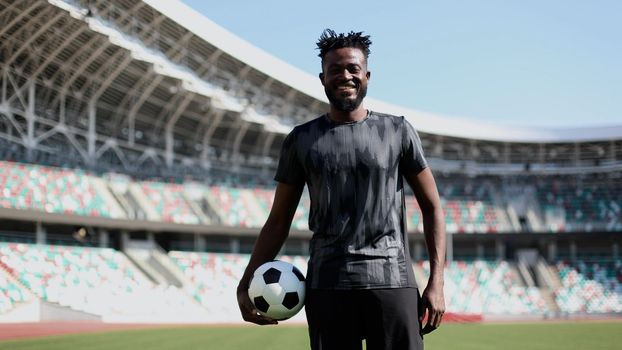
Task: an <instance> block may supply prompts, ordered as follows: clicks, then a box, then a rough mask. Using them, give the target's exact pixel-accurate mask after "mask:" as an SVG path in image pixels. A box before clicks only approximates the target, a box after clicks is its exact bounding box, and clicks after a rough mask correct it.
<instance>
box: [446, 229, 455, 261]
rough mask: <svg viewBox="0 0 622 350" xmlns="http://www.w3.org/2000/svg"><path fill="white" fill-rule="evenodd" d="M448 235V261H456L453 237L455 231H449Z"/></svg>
mask: <svg viewBox="0 0 622 350" xmlns="http://www.w3.org/2000/svg"><path fill="white" fill-rule="evenodd" d="M446 235H447V256H446V261H447V263H448V264H449V263H451V262H452V261H454V239H453V233H449V232H447V234H446Z"/></svg>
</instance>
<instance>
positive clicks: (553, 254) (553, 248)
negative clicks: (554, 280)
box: [547, 241, 557, 262]
mask: <svg viewBox="0 0 622 350" xmlns="http://www.w3.org/2000/svg"><path fill="white" fill-rule="evenodd" d="M547 259H548V261H550V262H553V261H556V260H557V242H555V241H551V242H549V243H548V245H547Z"/></svg>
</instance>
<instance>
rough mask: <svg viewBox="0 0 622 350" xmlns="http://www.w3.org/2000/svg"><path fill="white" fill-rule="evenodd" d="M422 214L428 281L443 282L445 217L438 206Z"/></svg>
mask: <svg viewBox="0 0 622 350" xmlns="http://www.w3.org/2000/svg"><path fill="white" fill-rule="evenodd" d="M429 211H430V212H429V213H427V214H426V215H424V216H423V232H424V235H425V241H426V245H427V248H428V256H429V259H430V281H437V282H441V283H442V282H443V270H444V267H445V250H446V238H445V219H444V217H443V210H442V209H441V208H440V207H436V208H431V209H429Z"/></svg>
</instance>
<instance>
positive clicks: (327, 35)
mask: <svg viewBox="0 0 622 350" xmlns="http://www.w3.org/2000/svg"><path fill="white" fill-rule="evenodd" d="M370 45H371V40H370V39H369V35H363V32H354V31H350V32H349V33H348V34H344V33H341V34H337V33H335V31H334V30H332V29H324V31H323V32H322V35H320V39H319V40H318V41H317V48H318V50H320V53H319V54H318V56H319V57H320V58H321V59H322V64H323V63H324V57H325V56H326V54H327V53H328V52H329V51H332V50H336V49H340V48H343V47H354V48H357V49H360V50H361V51H363V55H364V56H365V60H367V57H369V54H370V53H371V51H370V50H369V46H370Z"/></svg>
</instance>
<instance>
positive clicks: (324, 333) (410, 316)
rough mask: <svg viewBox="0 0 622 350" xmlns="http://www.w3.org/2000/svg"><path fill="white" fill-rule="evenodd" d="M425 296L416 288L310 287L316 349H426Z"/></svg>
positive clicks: (309, 305) (307, 307) (308, 299)
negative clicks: (421, 317) (422, 315)
mask: <svg viewBox="0 0 622 350" xmlns="http://www.w3.org/2000/svg"><path fill="white" fill-rule="evenodd" d="M420 303H421V297H420V296H419V291H418V289H416V288H399V289H364V290H348V291H343V290H317V289H307V297H306V301H305V312H306V314H307V322H308V324H309V338H310V342H311V349H312V350H361V349H362V341H363V339H365V342H366V346H367V350H422V349H423V337H422V335H421V324H420V322H419V315H420V312H421V311H423V310H422V309H421V307H420Z"/></svg>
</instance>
